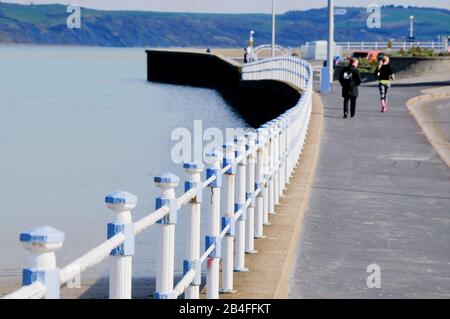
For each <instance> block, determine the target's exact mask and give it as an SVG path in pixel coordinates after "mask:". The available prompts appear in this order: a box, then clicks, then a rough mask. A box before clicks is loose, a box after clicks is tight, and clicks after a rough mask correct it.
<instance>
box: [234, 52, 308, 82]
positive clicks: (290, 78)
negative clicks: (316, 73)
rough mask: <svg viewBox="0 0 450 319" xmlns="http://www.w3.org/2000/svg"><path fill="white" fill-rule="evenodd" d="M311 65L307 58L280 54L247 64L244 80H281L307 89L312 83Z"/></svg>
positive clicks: (243, 71) (244, 68)
mask: <svg viewBox="0 0 450 319" xmlns="http://www.w3.org/2000/svg"><path fill="white" fill-rule="evenodd" d="M311 77H312V71H311V66H310V65H309V63H308V62H306V61H305V60H302V59H299V58H297V57H293V56H280V57H276V58H270V59H265V60H261V61H258V62H253V63H249V64H245V66H244V67H243V69H242V79H243V80H279V81H284V82H288V83H291V84H294V85H295V86H296V87H298V88H300V89H301V90H303V91H306V90H307V88H308V86H309V85H311V80H310V79H311Z"/></svg>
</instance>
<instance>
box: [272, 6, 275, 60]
mask: <svg viewBox="0 0 450 319" xmlns="http://www.w3.org/2000/svg"><path fill="white" fill-rule="evenodd" d="M272 56H275V0H272Z"/></svg>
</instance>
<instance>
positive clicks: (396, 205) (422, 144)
mask: <svg viewBox="0 0 450 319" xmlns="http://www.w3.org/2000/svg"><path fill="white" fill-rule="evenodd" d="M429 85H431V84H427V85H425V86H422V85H416V84H400V85H399V86H397V87H393V88H392V90H391V91H390V105H391V107H390V110H389V112H388V113H387V114H382V113H380V112H379V109H378V94H379V93H378V89H377V88H376V87H375V86H374V84H364V85H363V86H362V88H361V97H362V98H360V100H359V108H358V110H357V117H356V118H354V119H347V120H344V119H342V106H341V98H340V90H339V88H338V87H334V93H332V94H331V95H322V99H323V104H324V107H325V123H324V127H325V132H324V135H323V140H322V147H321V153H320V158H319V163H318V168H317V172H316V175H315V180H314V184H313V189H312V194H311V201H310V207H309V209H308V210H307V211H306V214H305V220H304V225H303V229H302V233H301V239H300V243H299V245H298V251H297V260H296V266H295V271H294V274H293V278H291V281H290V291H289V296H290V297H291V298H449V297H450V169H449V167H448V166H446V165H445V164H444V162H443V161H442V160H441V158H440V157H439V155H438V154H437V153H436V152H435V150H434V149H433V148H432V146H431V145H430V143H429V142H428V141H427V139H426V137H425V136H424V135H423V133H422V131H421V130H420V128H419V126H418V125H417V123H416V121H415V120H414V118H413V117H412V116H411V115H410V113H409V112H408V110H407V108H406V106H405V103H406V101H407V100H408V99H409V98H412V97H414V96H416V95H420V94H421V93H420V90H422V89H426V88H430V86H429ZM447 115H448V113H447ZM448 120H449V119H447V120H446V121H448ZM370 264H377V265H379V266H380V267H381V288H380V289H368V288H367V285H366V280H367V277H368V275H369V274H368V273H367V272H366V269H367V266H368V265H370Z"/></svg>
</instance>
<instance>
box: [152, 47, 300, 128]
mask: <svg viewBox="0 0 450 319" xmlns="http://www.w3.org/2000/svg"><path fill="white" fill-rule="evenodd" d="M146 52H147V80H148V81H152V82H160V83H167V84H177V85H189V86H195V87H203V88H210V89H215V90H217V91H218V92H219V93H220V94H221V95H222V97H223V98H224V99H225V100H226V101H227V102H228V104H230V105H231V106H232V107H233V109H234V110H235V111H236V112H237V113H238V114H239V115H241V116H242V118H243V119H244V120H245V121H246V122H247V123H248V124H249V125H251V126H253V127H259V126H260V125H261V124H264V123H266V122H268V121H270V120H272V119H274V118H276V117H277V116H278V115H280V114H282V113H283V112H285V111H286V110H288V109H290V108H292V107H293V106H295V105H296V104H297V102H298V100H299V98H300V96H301V94H300V92H299V91H298V89H296V88H294V87H293V86H291V85H290V84H288V83H284V82H280V81H274V80H264V81H242V80H241V67H240V65H239V64H238V63H236V62H234V61H233V60H230V59H226V58H224V57H221V56H218V55H214V54H210V53H196V52H183V51H170V50H147V51H146Z"/></svg>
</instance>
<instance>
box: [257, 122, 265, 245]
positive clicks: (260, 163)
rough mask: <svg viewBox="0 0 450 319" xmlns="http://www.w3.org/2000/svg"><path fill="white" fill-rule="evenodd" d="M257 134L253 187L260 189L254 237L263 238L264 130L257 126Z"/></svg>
mask: <svg viewBox="0 0 450 319" xmlns="http://www.w3.org/2000/svg"><path fill="white" fill-rule="evenodd" d="M256 132H257V134H258V143H257V144H258V150H257V153H256V154H257V158H256V184H255V188H256V189H260V191H259V193H258V196H257V197H256V216H255V238H257V239H260V238H264V208H265V205H264V192H265V182H264V165H265V162H264V157H265V155H264V152H265V150H266V130H265V129H263V128H259V129H257V130H256Z"/></svg>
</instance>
